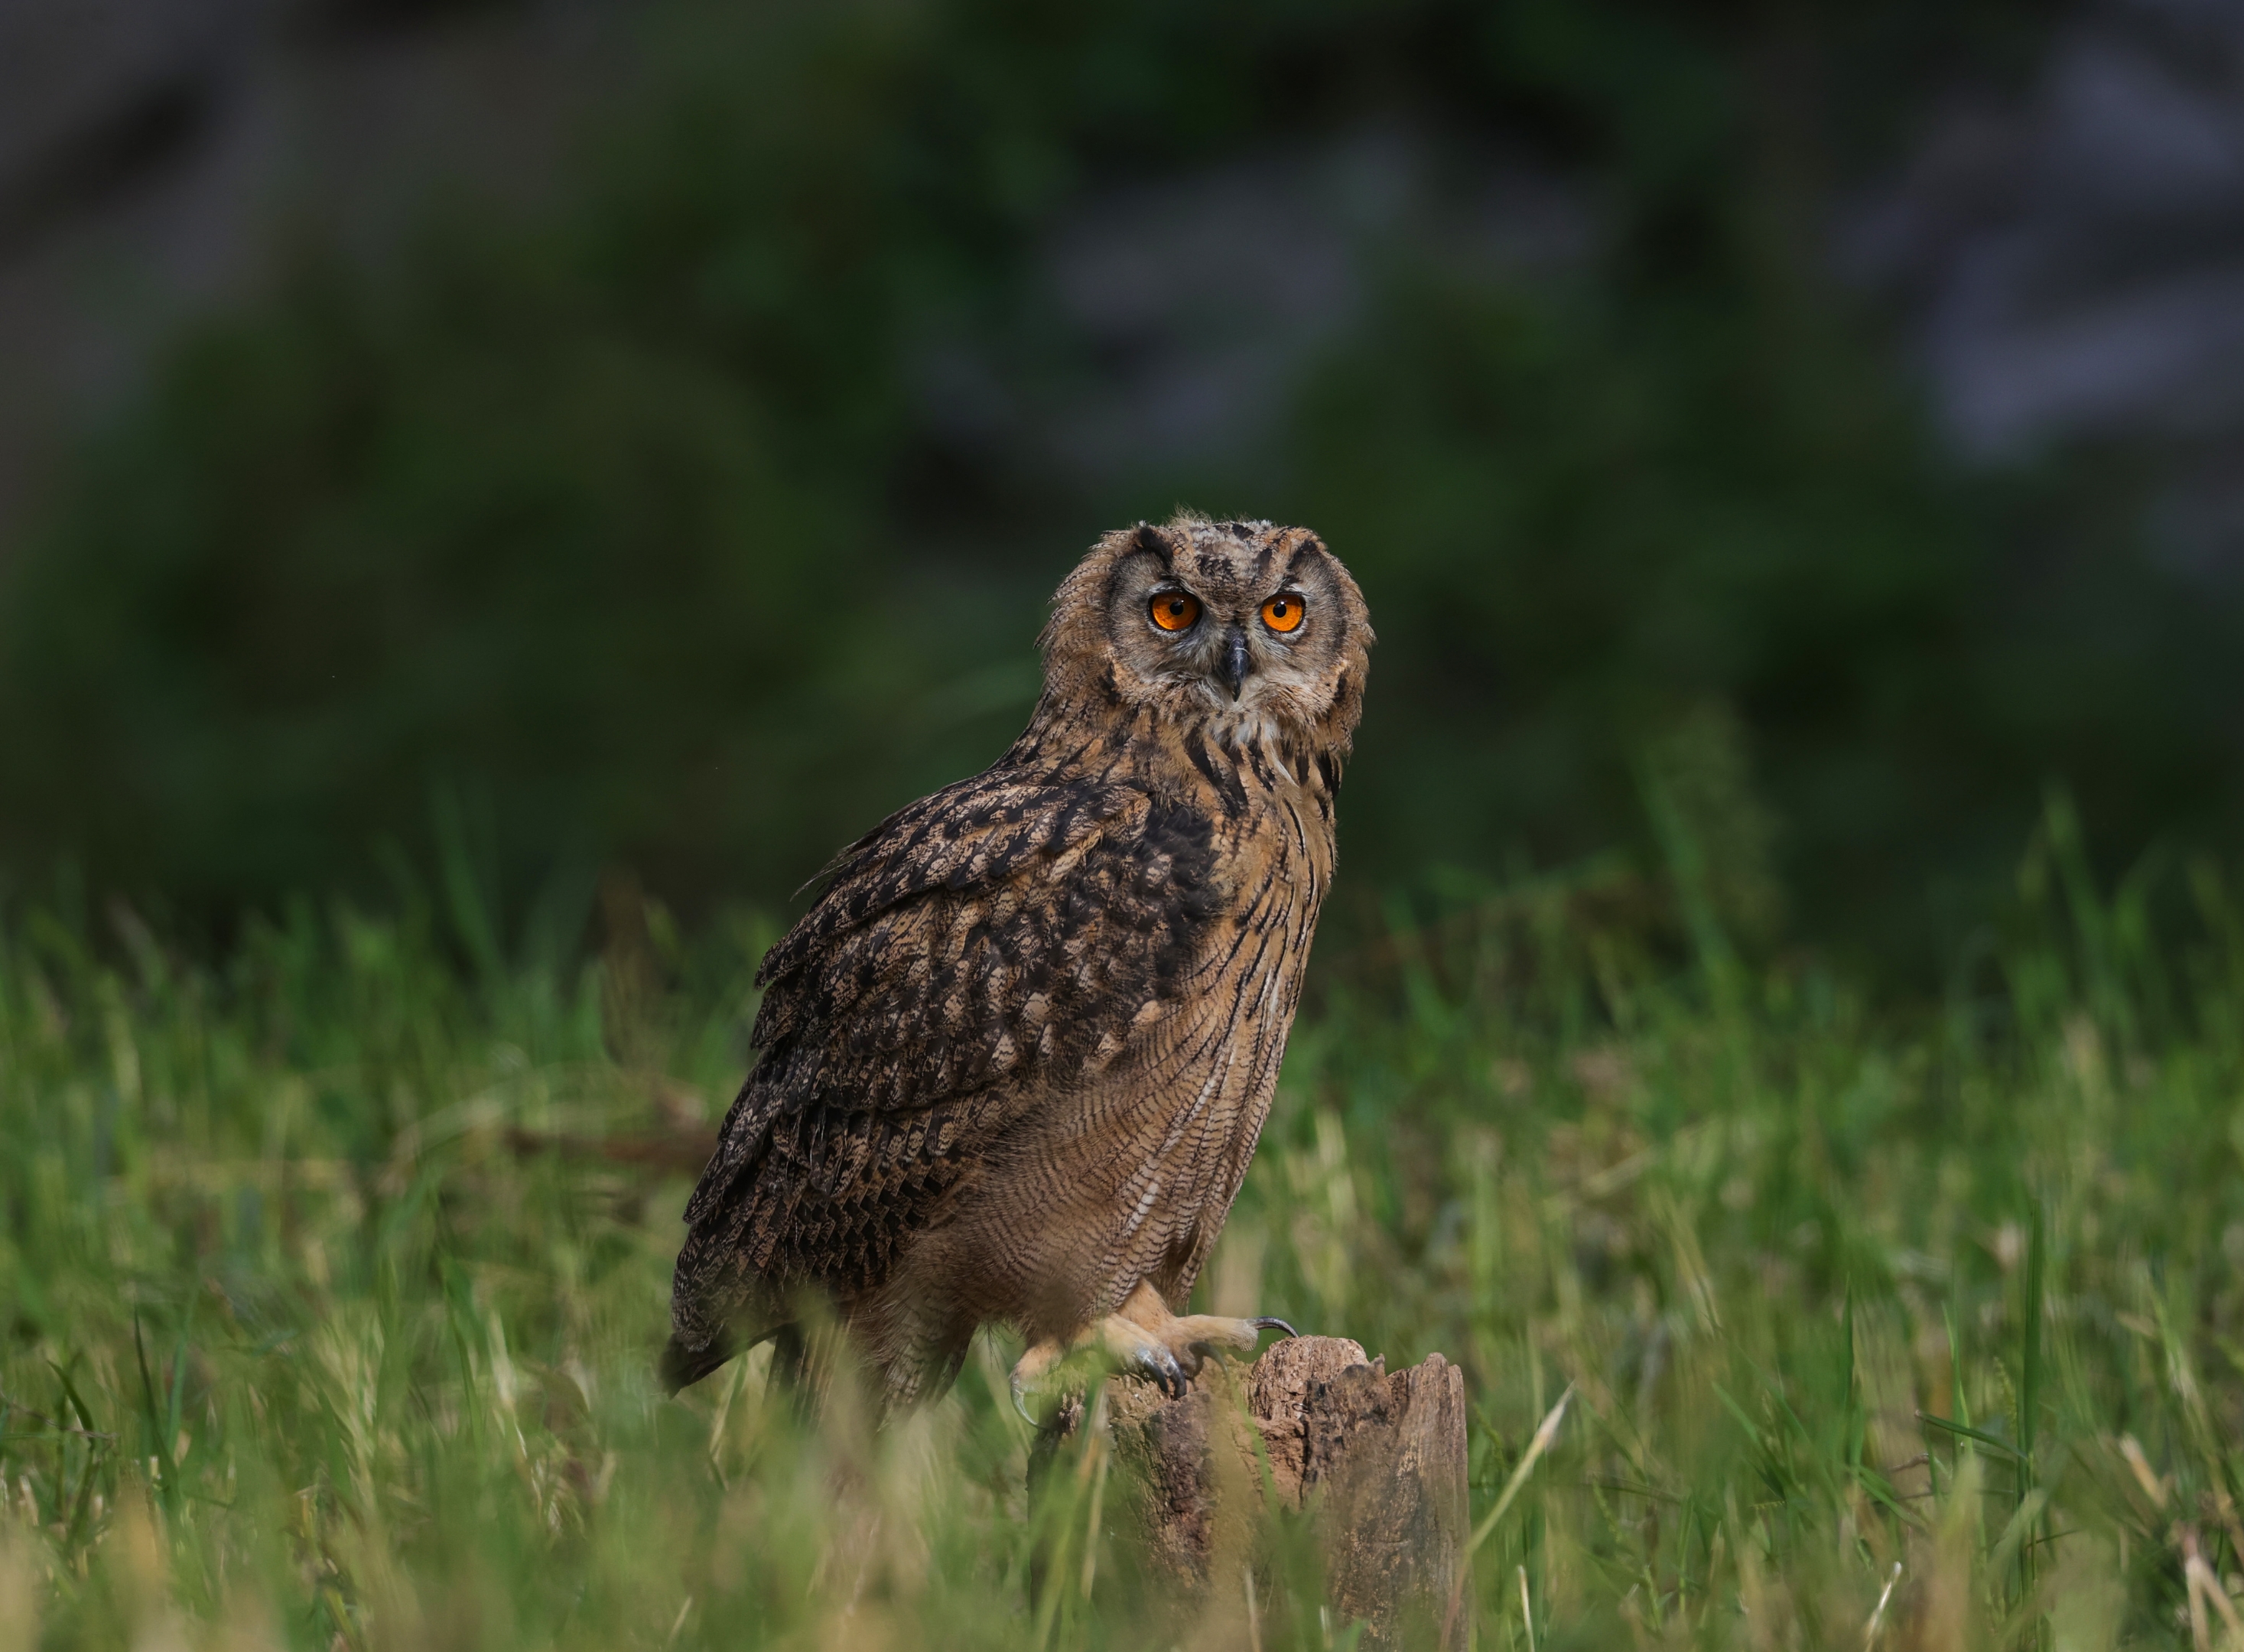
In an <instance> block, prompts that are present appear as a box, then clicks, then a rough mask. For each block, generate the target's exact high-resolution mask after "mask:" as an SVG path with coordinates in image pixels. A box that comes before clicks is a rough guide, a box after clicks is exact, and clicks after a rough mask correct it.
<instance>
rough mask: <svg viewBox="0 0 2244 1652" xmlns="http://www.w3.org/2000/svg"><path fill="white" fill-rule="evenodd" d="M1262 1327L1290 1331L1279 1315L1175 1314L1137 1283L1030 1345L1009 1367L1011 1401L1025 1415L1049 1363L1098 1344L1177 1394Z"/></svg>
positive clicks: (1124, 1367) (1257, 1336)
mask: <svg viewBox="0 0 2244 1652" xmlns="http://www.w3.org/2000/svg"><path fill="white" fill-rule="evenodd" d="M1266 1330H1282V1331H1284V1332H1285V1333H1286V1335H1288V1337H1291V1336H1293V1335H1294V1328H1293V1327H1292V1326H1291V1325H1289V1324H1287V1323H1286V1322H1285V1321H1284V1320H1282V1319H1267V1318H1263V1319H1228V1318H1225V1317H1222V1316H1220V1315H1218V1314H1187V1315H1185V1316H1183V1317H1179V1316H1177V1315H1175V1314H1173V1313H1171V1312H1170V1311H1169V1305H1168V1303H1166V1302H1164V1301H1162V1300H1161V1293H1160V1292H1159V1291H1158V1290H1154V1289H1153V1287H1152V1285H1150V1284H1148V1283H1143V1282H1141V1283H1139V1286H1138V1288H1137V1289H1136V1290H1132V1292H1131V1293H1130V1294H1129V1296H1128V1297H1125V1298H1124V1299H1123V1303H1122V1305H1121V1307H1119V1308H1118V1309H1117V1310H1115V1311H1114V1312H1112V1313H1111V1314H1109V1315H1107V1316H1106V1317H1105V1318H1103V1319H1098V1320H1094V1321H1092V1324H1089V1325H1088V1326H1086V1327H1085V1328H1084V1330H1081V1331H1080V1332H1078V1334H1077V1335H1076V1336H1075V1337H1071V1338H1069V1339H1067V1340H1065V1341H1063V1340H1061V1339H1060V1338H1058V1337H1050V1338H1047V1339H1046V1340H1044V1341H1043V1342H1039V1343H1035V1344H1031V1346H1030V1348H1029V1350H1028V1351H1027V1352H1026V1353H1024V1354H1023V1355H1022V1356H1021V1358H1020V1363H1019V1364H1017V1365H1015V1366H1014V1367H1013V1382H1012V1387H1013V1405H1014V1408H1015V1409H1016V1410H1017V1411H1018V1412H1020V1413H1021V1415H1022V1416H1024V1417H1028V1415H1029V1411H1028V1405H1027V1403H1026V1398H1027V1396H1028V1394H1029V1393H1030V1392H1031V1391H1032V1390H1034V1389H1035V1388H1036V1387H1037V1386H1038V1385H1039V1384H1040V1383H1042V1382H1043V1380H1044V1378H1046V1377H1047V1376H1049V1375H1050V1374H1051V1371H1052V1369H1053V1367H1055V1366H1056V1365H1058V1364H1059V1363H1060V1362H1061V1361H1062V1360H1064V1359H1065V1358H1066V1357H1068V1356H1069V1355H1070V1354H1071V1353H1073V1352H1075V1351H1076V1350H1078V1348H1082V1347H1085V1346H1086V1345H1089V1346H1095V1347H1096V1348H1098V1350H1099V1351H1101V1352H1102V1353H1104V1354H1105V1356H1106V1357H1107V1359H1108V1360H1109V1361H1110V1362H1111V1363H1112V1365H1113V1367H1114V1369H1115V1370H1117V1371H1120V1372H1122V1373H1123V1374H1124V1375H1125V1376H1130V1377H1142V1378H1145V1379H1146V1381H1147V1382H1150V1383H1152V1384H1153V1385H1155V1386H1156V1387H1158V1388H1159V1390H1160V1391H1162V1392H1163V1393H1165V1394H1167V1395H1170V1396H1172V1397H1173V1398H1180V1397H1181V1396H1182V1395H1183V1393H1184V1391H1185V1389H1186V1385H1189V1384H1190V1383H1191V1381H1192V1379H1193V1378H1195V1377H1197V1376H1199V1375H1200V1366H1201V1365H1202V1364H1205V1363H1206V1360H1207V1357H1208V1356H1210V1355H1211V1354H1214V1353H1217V1352H1219V1351H1224V1350H1229V1351H1232V1352H1234V1353H1240V1354H1251V1353H1253V1352H1254V1344H1256V1343H1257V1342H1259V1341H1260V1340H1261V1336H1262V1333H1263V1332H1264V1331H1266ZM1030 1420H1031V1421H1034V1420H1035V1419H1034V1418H1030Z"/></svg>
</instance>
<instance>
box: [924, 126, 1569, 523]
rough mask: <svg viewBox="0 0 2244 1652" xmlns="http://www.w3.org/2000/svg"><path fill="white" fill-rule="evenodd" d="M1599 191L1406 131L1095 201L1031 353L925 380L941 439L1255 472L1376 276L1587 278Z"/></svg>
mask: <svg viewBox="0 0 2244 1652" xmlns="http://www.w3.org/2000/svg"><path fill="white" fill-rule="evenodd" d="M1598 228H1599V226H1598V222H1597V220H1596V218H1595V216H1594V215H1593V213H1592V211H1591V209H1590V207H1589V205H1588V201H1587V196H1586V193H1585V192H1583V191H1581V190H1579V189H1577V188H1575V187H1572V186H1570V185H1569V184H1567V183H1566V182H1565V181H1564V180H1561V179H1557V178H1555V177H1552V176H1551V175H1550V174H1548V173H1544V172H1543V171H1541V170H1539V169H1538V168H1536V167H1534V166H1531V165H1529V164H1527V163H1526V162H1524V161H1523V160H1521V159H1518V158H1517V157H1513V156H1507V155H1503V154H1497V153H1492V152H1486V151H1485V150H1483V149H1481V148H1478V147H1471V148H1467V147H1464V146H1451V145H1447V144H1444V143H1443V141H1441V140H1440V139H1437V138H1436V137H1435V136H1434V135H1432V134H1430V133H1427V132H1419V131H1415V130H1411V129H1409V128H1405V127H1399V126H1374V127H1368V128H1364V129H1362V130H1359V131H1356V132H1351V133H1348V134H1346V135H1344V136H1342V137H1340V138H1338V139H1332V140H1328V141H1324V142H1320V143H1314V144H1308V143H1305V144H1303V145H1301V146H1298V147H1294V148H1288V149H1284V150H1277V151H1269V152H1262V153H1259V154H1250V155H1247V156H1243V157H1240V158H1239V159H1233V160H1229V161H1226V162H1224V163H1221V164H1220V165H1217V166H1211V167H1208V168H1206V169H1203V170H1199V171H1194V172H1190V173H1184V174H1181V175H1179V176H1177V177H1174V178H1170V179H1160V180H1157V181H1152V182H1146V183H1140V184H1137V185H1133V186H1129V187H1126V188H1121V189H1117V190H1113V191H1111V192H1109V193H1104V194H1100V195H1096V196H1093V197H1092V198H1091V199H1090V200H1086V201H1085V202H1084V203H1083V204H1081V205H1080V206H1079V207H1077V208H1075V209H1074V210H1073V211H1071V213H1068V214H1067V216H1066V217H1065V219H1064V220H1062V221H1061V222H1060V223H1059V224H1058V225H1057V226H1056V227H1054V229H1053V231H1052V233H1051V235H1050V236H1049V237H1048V239H1047V240H1046V242H1045V244H1044V248H1043V252H1042V254H1041V256H1040V258H1039V259H1038V263H1037V266H1036V280H1035V291H1034V292H1033V294H1032V295H1031V299H1030V301H1029V303H1028V306H1027V311H1028V314H1027V315H1026V317H1025V320H1024V328H1023V333H1024V336H1023V337H1022V338H1019V339H1017V340H1016V341H1014V342H1016V343H1017V344H1021V345H1023V346H1024V348H1020V349H1015V350H1013V351H1011V352H1010V353H1008V352H1006V351H1005V350H1004V348H1003V345H1002V343H1001V344H1000V346H999V348H998V349H997V350H996V351H994V352H993V351H992V350H990V349H988V348H987V347H986V344H977V345H974V346H968V345H963V344H957V343H954V344H951V345H950V346H947V347H944V348H940V349H930V350H929V353H928V355H927V357H926V359H925V362H923V370H922V374H921V380H922V386H923V395H924V400H925V402H926V404H927V406H928V408H929V411H930V413H931V415H932V416H933V418H934V420H935V423H936V425H937V426H938V428H940V429H942V430H944V431H946V432H947V433H948V434H949V435H950V437H952V438H953V439H956V440H958V441H961V442H963V443H967V444H969V445H972V446H978V447H988V448H997V447H1004V448H1007V449H1009V450H1012V451H1014V452H1016V453H1021V454H1027V455H1032V456H1034V457H1036V458H1037V459H1038V460H1039V461H1044V460H1051V461H1057V462H1058V463H1059V464H1063V465H1065V466H1066V467H1068V468H1069V469H1070V470H1071V471H1074V472H1075V473H1077V474H1078V475H1082V476H1086V477H1096V478H1102V479H1108V480H1112V479H1116V478H1126V477H1131V476H1132V475H1137V474H1142V473H1149V472H1165V473H1170V474H1173V473H1175V472H1176V471H1177V470H1178V469H1179V467H1183V468H1184V469H1186V471H1189V468H1190V467H1191V465H1192V464H1193V461H1194V460H1196V459H1199V458H1203V457H1209V458H1221V459H1224V460H1227V461H1236V460H1238V459H1239V458H1240V457H1249V458H1251V457H1253V455H1254V453H1255V452H1256V450H1258V449H1260V448H1261V447H1262V446H1263V445H1264V444H1266V443H1267V442H1268V441H1269V440H1270V439H1271V438H1272V437H1274V435H1275V434H1276V425H1277V423H1278V421H1279V420H1280V419H1281V417H1282V416H1283V415H1284V413H1285V411H1286V410H1287V408H1288V405H1289V401H1290V396H1291V394H1292V392H1293V391H1294V390H1295V389H1297V388H1298V387H1299V385H1300V383H1301V380H1302V378H1303V376H1304V375H1305V374H1307V373H1308V371H1309V370H1310V369H1312V368H1313V366H1314V365H1315V362H1316V360H1317V358H1318V355H1319V354H1320V353H1321V351H1323V350H1324V349H1327V348H1328V347H1329V346H1330V345H1332V344H1333V343H1334V342H1336V341H1337V340H1339V339H1340V338H1342V336H1343V335H1345V334H1346V333H1347V331H1348V328H1350V327H1351V326H1352V325H1353V324H1354V323H1355V322H1356V321H1357V320H1358V319H1359V318H1360V317H1361V315H1362V313H1363V311H1364V309H1365V308H1366V301H1367V300H1368V298H1369V296H1370V294H1371V292H1372V290H1373V288H1374V286H1375V283H1376V282H1377V281H1380V280H1381V279H1382V277H1383V276H1386V275H1389V274H1396V273H1400V272H1404V271H1416V272H1417V273H1420V274H1425V273H1429V272H1432V273H1439V274H1449V275H1452V276H1457V277H1460V278H1463V279H1467V280H1473V281H1490V280H1522V279H1524V280H1532V279H1536V278H1539V277H1544V276H1547V275H1550V274H1554V273H1556V272H1558V271H1561V270H1565V269H1568V268H1571V267H1577V266H1578V264H1579V263H1580V262H1581V261H1583V260H1585V258H1587V257H1588V256H1589V255H1590V254H1591V253H1592V250H1593V248H1594V246H1595V241H1596V237H1597V232H1598Z"/></svg>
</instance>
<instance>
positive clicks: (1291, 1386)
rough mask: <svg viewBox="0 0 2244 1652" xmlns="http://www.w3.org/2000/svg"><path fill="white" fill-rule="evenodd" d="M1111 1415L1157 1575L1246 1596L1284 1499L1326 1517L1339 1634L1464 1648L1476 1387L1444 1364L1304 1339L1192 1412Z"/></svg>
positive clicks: (1320, 1526)
mask: <svg viewBox="0 0 2244 1652" xmlns="http://www.w3.org/2000/svg"><path fill="white" fill-rule="evenodd" d="M1107 1414H1108V1418H1109V1421H1108V1426H1109V1427H1110V1428H1111V1429H1112V1438H1113V1443H1114V1447H1115V1452H1116V1458H1117V1460H1118V1462H1119V1464H1120V1465H1122V1466H1124V1467H1125V1469H1127V1470H1128V1471H1130V1473H1129V1484H1130V1486H1131V1487H1132V1497H1131V1501H1130V1513H1131V1516H1132V1519H1131V1520H1128V1521H1125V1526H1128V1525H1134V1527H1135V1528H1136V1535H1137V1539H1138V1540H1139V1544H1140V1545H1141V1546H1142V1548H1143V1552H1144V1554H1145V1558H1146V1561H1147V1563H1148V1564H1149V1565H1150V1566H1151V1567H1152V1568H1153V1569H1154V1570H1155V1572H1156V1573H1158V1574H1161V1575H1163V1576H1165V1577H1166V1578H1169V1579H1171V1580H1173V1581H1176V1582H1178V1583H1181V1584H1184V1585H1186V1587H1187V1588H1188V1589H1189V1590H1191V1591H1194V1592H1197V1591H1200V1590H1204V1589H1209V1588H1220V1589H1228V1588H1232V1587H1234V1581H1235V1580H1236V1579H1237V1577H1238V1576H1239V1568H1240V1566H1242V1565H1251V1563H1252V1560H1251V1557H1252V1554H1253V1552H1254V1534H1255V1532H1256V1530H1257V1529H1258V1527H1260V1525H1261V1517H1262V1515H1263V1513H1264V1512H1265V1509H1266V1507H1267V1501H1268V1500H1270V1499H1274V1500H1276V1502H1277V1503H1278V1504H1279V1505H1281V1506H1285V1507H1288V1508H1296V1509H1303V1510H1306V1511H1308V1513H1309V1515H1310V1517H1311V1522H1312V1526H1313V1528H1314V1530H1315V1533H1316V1537H1317V1546H1318V1549H1319V1551H1320V1554H1321V1558H1322V1560H1323V1562H1324V1574H1325V1588H1326V1600H1327V1604H1328V1606H1329V1607H1330V1608H1331V1609H1332V1613H1333V1617H1334V1622H1335V1626H1337V1625H1340V1624H1345V1623H1350V1622H1357V1621H1361V1622H1363V1623H1364V1625H1365V1632H1364V1636H1363V1639H1362V1642H1360V1644H1361V1645H1362V1646H1363V1647H1365V1648H1385V1647H1413V1648H1416V1647H1443V1648H1450V1647H1462V1646H1463V1645H1464V1643H1465V1625H1466V1623H1467V1622H1469V1621H1470V1615H1471V1607H1472V1599H1471V1583H1470V1578H1469V1577H1468V1576H1467V1575H1466V1574H1465V1573H1464V1571H1463V1566H1464V1543H1465V1537H1466V1530H1467V1506H1466V1489H1465V1401H1464V1380H1463V1373H1462V1372H1460V1371H1458V1370H1457V1367H1456V1366H1454V1365H1452V1364H1450V1363H1449V1362H1448V1361H1447V1360H1445V1359H1443V1357H1441V1356H1440V1355H1439V1354H1436V1355H1433V1356H1432V1357H1430V1358H1429V1359H1428V1360H1427V1361H1426V1363H1425V1364H1423V1365H1417V1366H1414V1367H1412V1368H1411V1369H1410V1370H1409V1371H1394V1372H1389V1371H1387V1369H1386V1366H1385V1362H1384V1361H1383V1360H1375V1359H1370V1358H1368V1357H1366V1356H1365V1354H1364V1351H1363V1349H1362V1347H1361V1346H1360V1345H1359V1344H1355V1343H1353V1342H1349V1341H1348V1340H1346V1339H1345V1338H1342V1337H1294V1338H1293V1339H1291V1340H1289V1341H1286V1342H1282V1343H1280V1344H1276V1345H1275V1346H1274V1347H1273V1348H1272V1349H1271V1350H1270V1351H1268V1352H1267V1353H1266V1354H1264V1355H1263V1356H1262V1357H1261V1359H1259V1360H1257V1361H1256V1362H1255V1364H1254V1367H1253V1368H1252V1369H1251V1370H1249V1371H1247V1372H1245V1373H1244V1374H1243V1377H1242V1375H1241V1374H1240V1373H1239V1372H1238V1371H1236V1368H1234V1367H1227V1366H1218V1365H1211V1366H1210V1367H1209V1368H1208V1370H1207V1371H1206V1372H1204V1373H1203V1374H1202V1376H1201V1378H1200V1380H1199V1381H1197V1382H1195V1383H1194V1384H1193V1386H1192V1388H1191V1389H1190V1390H1189V1391H1187V1392H1186V1394H1185V1395H1184V1397H1183V1398H1180V1399H1165V1398H1162V1396H1161V1395H1160V1393H1159V1391H1157V1390H1155V1389H1153V1388H1152V1387H1150V1386H1149V1385H1145V1384H1141V1383H1135V1382H1123V1383H1117V1384H1115V1385H1113V1386H1112V1388H1111V1389H1110V1390H1109V1393H1108V1405H1107ZM1258 1447H1259V1450H1258ZM1266 1463H1267V1479H1266V1478H1265V1470H1264V1465H1265V1464H1266Z"/></svg>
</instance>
